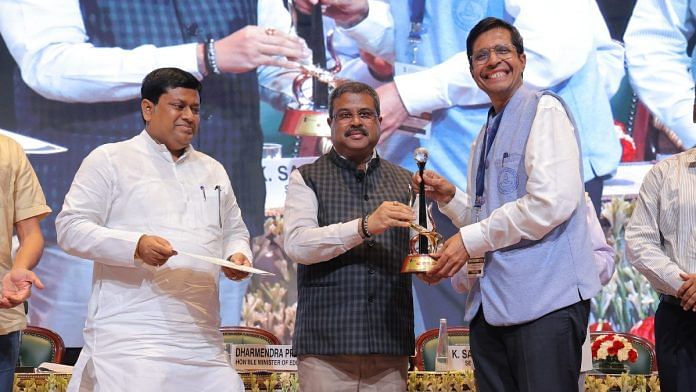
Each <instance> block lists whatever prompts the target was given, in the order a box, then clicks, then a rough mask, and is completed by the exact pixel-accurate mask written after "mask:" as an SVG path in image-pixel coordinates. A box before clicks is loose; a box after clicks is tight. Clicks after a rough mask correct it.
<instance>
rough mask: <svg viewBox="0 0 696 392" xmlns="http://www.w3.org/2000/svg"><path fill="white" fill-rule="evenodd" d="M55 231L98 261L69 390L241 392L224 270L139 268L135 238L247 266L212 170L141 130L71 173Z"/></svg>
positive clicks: (224, 182)
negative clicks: (226, 325)
mask: <svg viewBox="0 0 696 392" xmlns="http://www.w3.org/2000/svg"><path fill="white" fill-rule="evenodd" d="M56 227H57V233H58V243H59V244H60V245H61V247H63V248H64V249H65V250H66V251H67V252H68V253H70V254H73V255H76V256H79V257H82V258H86V259H92V260H94V274H93V279H92V294H91V297H90V301H89V309H88V315H87V321H86V325H85V330H84V339H85V346H84V348H83V350H82V353H81V354H80V358H79V360H78V362H77V365H76V367H75V371H74V373H73V377H72V380H71V382H70V386H69V388H68V389H69V390H70V391H78V390H79V391H83V390H84V391H92V390H95V391H136V390H137V391H208V390H210V391H231V390H232V391H237V390H243V385H242V383H241V379H240V378H239V376H238V375H237V374H236V372H235V371H234V370H233V369H232V368H231V367H230V366H229V364H228V362H227V359H226V357H225V353H224V349H223V343H222V335H221V334H220V332H219V330H218V328H219V325H220V318H219V302H218V276H219V267H218V266H216V265H212V264H208V263H205V262H202V261H198V260H194V259H190V258H187V257H184V256H174V257H172V258H170V259H169V261H168V262H167V263H166V264H165V265H164V266H162V267H159V268H155V267H151V266H149V265H146V264H144V263H142V262H141V261H139V260H134V258H133V255H134V253H135V248H136V242H137V240H138V239H139V238H140V236H141V235H143V234H151V235H158V236H161V237H163V238H165V239H167V240H168V241H170V242H171V244H172V246H173V247H174V249H176V250H180V251H185V252H191V253H198V254H203V255H208V256H214V257H224V258H226V257H228V256H230V255H231V254H233V253H236V252H242V253H244V254H245V255H246V256H247V257H248V258H249V260H251V251H250V249H249V234H248V232H247V230H246V226H245V225H244V222H243V221H242V218H241V213H240V210H239V207H238V206H237V202H236V199H235V196H234V193H233V192H232V188H231V185H230V181H229V178H228V177H227V174H226V172H225V170H224V169H223V167H222V166H221V165H220V164H219V163H218V162H217V161H215V160H213V159H212V158H210V157H208V156H207V155H205V154H202V153H200V152H197V151H195V150H193V148H189V149H188V150H187V152H186V153H185V154H184V155H183V156H182V157H181V158H179V159H178V160H177V161H176V162H174V161H173V159H172V156H171V154H170V153H169V151H167V149H166V148H165V147H164V146H163V145H158V144H157V143H155V142H154V140H153V139H152V138H150V136H149V135H148V134H147V132H145V131H143V132H142V133H141V134H140V135H138V136H136V137H134V138H132V139H130V140H127V141H124V142H121V143H114V144H107V145H104V146H101V147H99V148H97V149H95V150H94V151H93V152H92V153H91V154H90V155H89V156H88V157H87V158H85V160H84V162H83V163H82V166H81V167H80V169H79V170H78V172H77V174H76V175H75V179H74V181H73V184H72V186H71V188H70V191H69V192H68V194H67V196H66V198H65V204H64V205H63V210H62V211H61V212H60V214H59V215H58V218H57V220H56ZM65 289H66V290H69V288H68V287H66V288H65Z"/></svg>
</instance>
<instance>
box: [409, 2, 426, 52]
mask: <svg viewBox="0 0 696 392" xmlns="http://www.w3.org/2000/svg"><path fill="white" fill-rule="evenodd" d="M424 17H425V0H411V31H409V33H408V46H409V49H410V56H411V64H416V61H417V60H418V49H419V48H420V43H421V33H422V32H423V18H424Z"/></svg>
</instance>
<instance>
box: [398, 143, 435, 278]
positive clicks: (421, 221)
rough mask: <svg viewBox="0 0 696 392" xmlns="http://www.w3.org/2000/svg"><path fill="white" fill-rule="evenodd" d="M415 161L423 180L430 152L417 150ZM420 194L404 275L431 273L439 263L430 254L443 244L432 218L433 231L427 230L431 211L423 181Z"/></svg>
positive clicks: (419, 189)
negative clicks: (428, 207)
mask: <svg viewBox="0 0 696 392" xmlns="http://www.w3.org/2000/svg"><path fill="white" fill-rule="evenodd" d="M413 159H415V160H416V164H417V165H418V173H419V174H420V176H421V178H423V172H424V171H425V163H426V162H427V161H428V150H426V149H425V148H423V147H419V148H416V149H415V151H413ZM418 194H419V195H420V196H419V197H418V224H416V223H411V228H412V229H414V230H415V231H416V232H417V233H416V235H414V236H413V237H411V240H410V241H409V244H408V245H409V254H408V255H407V256H406V258H405V259H404V262H403V264H402V265H401V272H402V273H412V272H427V271H429V270H430V268H432V267H433V266H434V265H435V264H436V263H437V260H435V259H433V258H432V257H431V256H430V254H431V253H435V252H437V251H438V248H439V247H440V245H441V244H442V235H440V234H439V233H437V232H435V230H434V224H433V223H432V222H433V220H432V218H430V222H431V227H433V230H428V229H427V227H428V218H429V216H428V215H429V214H428V213H429V210H428V209H427V208H426V200H425V182H423V181H421V183H420V185H419V187H418Z"/></svg>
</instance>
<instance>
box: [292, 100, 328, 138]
mask: <svg viewBox="0 0 696 392" xmlns="http://www.w3.org/2000/svg"><path fill="white" fill-rule="evenodd" d="M328 118H329V113H328V112H327V111H326V110H314V109H297V108H291V107H288V108H287V109H285V113H284V114H283V120H282V121H281V122H280V131H281V132H283V133H284V134H286V135H290V136H320V137H331V128H330V127H329V124H328V122H327V121H326V120H327V119H328Z"/></svg>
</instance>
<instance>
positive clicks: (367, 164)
mask: <svg viewBox="0 0 696 392" xmlns="http://www.w3.org/2000/svg"><path fill="white" fill-rule="evenodd" d="M334 151H336V149H335V148H334ZM336 155H338V156H339V157H341V158H342V159H345V160H346V161H349V162H350V160H349V159H348V158H346V157H344V156H343V155H341V154H339V153H338V151H336ZM375 158H377V149H376V148H375V149H374V150H372V156H371V157H370V159H368V160H367V162H365V170H367V169H368V168H369V167H370V164H371V163H372V160H373V159H375Z"/></svg>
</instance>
